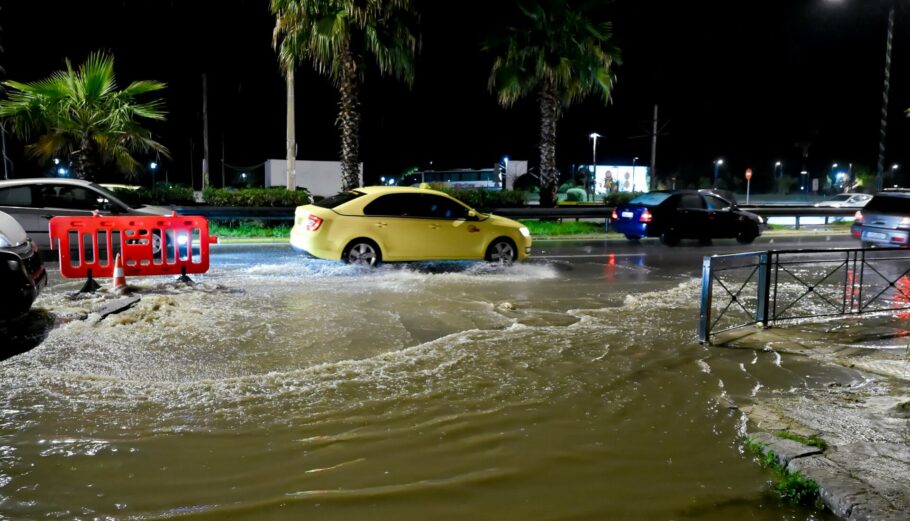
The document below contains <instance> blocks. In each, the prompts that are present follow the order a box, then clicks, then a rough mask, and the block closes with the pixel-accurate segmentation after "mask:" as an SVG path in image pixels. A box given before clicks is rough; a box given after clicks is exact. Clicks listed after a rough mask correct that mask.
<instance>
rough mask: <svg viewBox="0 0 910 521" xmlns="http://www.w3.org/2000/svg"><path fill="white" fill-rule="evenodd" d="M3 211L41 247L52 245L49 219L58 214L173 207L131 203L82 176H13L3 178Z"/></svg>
mask: <svg viewBox="0 0 910 521" xmlns="http://www.w3.org/2000/svg"><path fill="white" fill-rule="evenodd" d="M0 211H2V212H6V213H8V214H9V215H11V216H12V217H13V219H15V220H16V221H18V222H19V224H20V225H22V227H23V228H25V232H26V234H28V236H29V237H31V239H32V240H33V241H34V242H35V243H36V244H37V245H38V246H39V247H40V248H41V249H45V250H47V249H50V247H51V241H50V235H49V231H48V221H49V220H50V219H51V218H52V217H57V216H59V215H91V214H92V212H94V211H97V212H98V213H100V214H101V215H170V214H171V212H172V211H173V210H172V209H170V208H164V207H161V206H146V205H132V206H131V205H129V204H127V203H125V202H123V201H122V200H120V199H118V198H117V196H115V195H114V194H112V193H111V192H110V191H109V190H107V189H105V188H104V187H102V186H100V185H97V184H95V183H91V182H88V181H83V180H79V179H57V178H52V177H48V178H36V179H13V180H9V181H0Z"/></svg>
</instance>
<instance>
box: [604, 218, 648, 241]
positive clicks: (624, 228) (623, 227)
mask: <svg viewBox="0 0 910 521" xmlns="http://www.w3.org/2000/svg"><path fill="white" fill-rule="evenodd" d="M610 226H611V227H612V228H613V231H615V232H616V233H621V234H623V235H631V236H635V237H647V236H648V223H643V222H638V221H632V220H629V219H620V220H618V221H613V223H612V224H611V225H610Z"/></svg>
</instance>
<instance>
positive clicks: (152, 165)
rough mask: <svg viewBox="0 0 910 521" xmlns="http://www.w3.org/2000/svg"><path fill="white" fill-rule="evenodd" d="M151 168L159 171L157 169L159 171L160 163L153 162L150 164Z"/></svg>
mask: <svg viewBox="0 0 910 521" xmlns="http://www.w3.org/2000/svg"><path fill="white" fill-rule="evenodd" d="M149 168H151V169H152V170H157V169H158V163H156V162H154V161H152V162H151V163H150V164H149Z"/></svg>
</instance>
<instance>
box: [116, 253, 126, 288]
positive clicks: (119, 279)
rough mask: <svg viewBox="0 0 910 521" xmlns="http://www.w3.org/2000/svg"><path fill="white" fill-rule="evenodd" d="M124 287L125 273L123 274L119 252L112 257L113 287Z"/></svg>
mask: <svg viewBox="0 0 910 521" xmlns="http://www.w3.org/2000/svg"><path fill="white" fill-rule="evenodd" d="M120 288H126V275H124V274H123V260H122V259H121V258H120V254H119V253H118V254H117V257H116V258H115V259H114V289H120Z"/></svg>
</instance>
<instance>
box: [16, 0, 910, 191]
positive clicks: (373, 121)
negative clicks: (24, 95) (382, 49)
mask: <svg viewBox="0 0 910 521" xmlns="http://www.w3.org/2000/svg"><path fill="white" fill-rule="evenodd" d="M416 1H417V5H418V7H419V9H420V11H421V13H422V43H423V45H422V50H421V54H420V56H419V58H418V63H417V78H416V81H415V84H414V87H413V89H412V90H410V91H409V90H408V89H407V87H405V86H404V85H402V84H398V83H396V82H394V81H392V80H388V79H383V78H380V77H378V76H377V75H376V74H370V75H369V77H368V79H367V83H366V85H365V87H364V96H363V109H364V118H363V127H362V133H361V134H362V136H361V137H362V142H361V147H362V149H361V157H362V160H363V161H364V164H365V170H366V176H367V179H368V181H369V180H374V179H378V177H379V176H381V175H394V174H398V173H400V172H401V171H402V170H404V169H405V168H408V167H412V166H416V167H421V168H424V167H427V166H428V165H429V162H430V161H433V166H434V167H435V168H447V167H475V168H488V167H491V166H492V165H493V164H494V163H496V162H497V161H498V160H499V159H500V158H502V157H503V156H504V155H508V156H509V157H511V158H512V159H531V160H532V161H534V160H535V158H536V155H537V152H536V147H537V142H538V138H537V136H538V130H537V105H536V101H535V100H534V99H529V100H527V101H525V102H522V103H519V104H518V105H517V106H515V107H514V108H512V109H510V110H505V109H501V108H499V107H498V106H497V104H496V100H495V98H494V96H493V95H492V94H490V93H489V92H488V90H487V78H488V75H489V71H490V66H491V63H492V57H491V56H489V55H487V54H485V53H484V52H482V51H481V50H480V44H481V42H483V40H484V38H485V37H486V35H488V34H490V33H491V32H493V31H496V29H497V28H498V27H502V26H505V25H508V24H509V20H510V18H511V17H513V16H514V5H513V2H511V0H495V1H493V0H485V1H481V0H457V1H456V0H422V1H421V0H416ZM694 4H696V3H695V2H680V1H678V0H676V1H666V0H617V1H615V2H605V5H606V8H605V11H606V13H608V15H609V17H610V18H611V19H612V20H613V21H614V24H615V30H616V36H617V40H618V44H619V45H620V47H621V48H622V51H623V65H622V66H621V67H618V68H617V70H616V74H617V77H618V80H619V81H618V84H617V86H616V90H615V93H614V99H613V103H612V104H611V105H609V106H606V107H605V106H603V105H602V103H600V102H599V101H595V100H592V101H589V102H586V103H584V104H582V105H579V106H576V107H574V108H571V109H569V110H568V111H567V112H566V114H565V116H564V118H563V119H562V121H561V123H560V127H559V148H558V158H557V160H558V162H559V165H560V167H561V168H562V169H564V170H565V169H568V168H569V167H570V165H573V164H578V163H587V162H590V157H591V143H590V141H589V140H588V138H587V136H588V134H590V133H591V132H595V131H596V132H599V133H601V134H603V135H604V136H605V140H602V141H601V142H600V143H599V144H598V159H599V162H600V163H602V164H604V163H624V164H628V163H630V162H631V159H632V157H634V156H638V157H640V158H641V159H640V164H643V163H647V162H648V161H649V159H648V158H649V156H650V143H649V140H648V139H647V138H646V137H638V136H645V134H646V133H647V132H648V126H649V124H650V123H649V120H650V118H651V114H652V111H653V105H654V104H655V103H657V104H659V105H660V110H661V120H662V122H663V123H665V124H666V128H665V133H666V135H665V136H663V137H661V141H660V145H659V150H658V173H659V175H660V176H662V177H663V176H669V175H676V176H678V177H680V178H682V179H688V180H692V181H694V180H696V179H697V178H698V177H708V176H710V175H711V174H712V168H713V167H712V162H713V161H714V159H715V158H717V157H723V158H724V159H725V160H726V161H727V163H728V165H729V170H728V171H727V172H725V173H724V175H734V174H735V175H736V176H738V177H741V176H742V172H743V171H744V170H745V168H747V167H751V168H753V169H754V170H755V179H754V180H753V183H756V185H755V186H756V188H761V187H762V186H763V183H765V182H766V181H765V180H767V179H770V178H771V172H772V168H773V166H772V165H773V163H774V162H775V161H777V160H781V161H784V163H785V168H786V172H787V173H790V174H794V175H796V174H798V172H799V170H801V167H802V159H801V148H800V147H799V146H798V144H799V143H805V142H809V143H811V144H812V145H811V148H810V156H809V164H808V167H809V169H810V171H811V172H812V174H813V175H818V176H820V175H822V174H823V173H825V172H826V170H828V169H829V168H830V165H831V163H833V162H839V163H842V164H846V163H849V162H852V163H855V164H856V165H857V168H866V169H869V170H873V169H874V167H875V162H876V159H877V152H878V130H879V114H880V109H881V89H882V80H883V67H884V44H885V32H886V26H887V11H888V2H887V0H841V1H840V3H832V2H829V1H826V0H790V1H767V0H766V1H752V0H736V1H730V0H726V1H702V2H698V3H697V4H698V7H692V5H694ZM0 5H2V10H0V25H2V26H3V33H2V35H0V38H2V45H3V47H4V49H5V53H4V54H2V55H0V65H2V66H3V68H5V69H6V77H7V78H10V79H15V80H17V81H32V80H36V79H40V78H43V77H46V76H48V75H49V74H50V73H51V72H52V71H54V70H58V69H60V68H62V67H63V64H64V58H65V57H70V58H71V59H72V60H73V61H74V62H75V63H79V62H81V61H82V60H83V59H84V58H85V56H86V55H87V54H88V53H89V52H91V51H94V50H98V49H105V50H109V51H112V52H113V53H114V54H115V56H116V59H117V63H116V71H117V75H118V80H119V82H120V84H121V86H125V85H126V84H127V83H128V82H130V81H132V80H136V79H155V80H160V81H164V82H167V84H168V89H167V90H166V91H165V94H164V96H165V100H166V103H167V108H168V112H169V119H168V121H167V123H165V124H162V125H159V126H155V127H153V128H154V129H155V131H156V132H157V134H158V136H159V138H160V140H161V141H162V142H163V143H164V144H165V145H167V146H168V147H169V148H170V149H171V151H172V153H173V156H174V157H173V160H172V161H168V162H166V164H165V166H164V168H166V169H167V170H168V172H169V178H170V179H171V180H172V181H174V180H178V181H183V182H189V170H190V167H191V165H192V168H193V172H194V175H195V180H196V186H197V188H198V185H199V172H200V170H201V158H202V122H201V121H202V119H201V115H202V109H201V107H202V81H201V75H202V73H207V74H208V77H209V112H210V125H211V129H210V141H211V142H210V147H211V155H212V157H213V165H212V167H211V170H212V176H213V180H215V181H216V182H217V181H219V180H220V171H221V170H220V156H221V145H222V135H223V139H224V143H225V150H226V152H225V155H226V160H227V163H229V164H231V165H238V166H247V165H254V164H258V163H262V162H263V161H264V160H265V159H267V158H283V157H284V155H285V152H284V140H285V127H284V118H285V105H284V103H285V98H284V96H285V93H284V80H283V79H282V77H281V76H280V74H279V71H278V67H277V64H276V56H275V53H274V51H273V50H272V48H271V35H272V27H273V23H274V20H273V18H272V16H271V15H270V14H269V11H268V1H267V0H255V1H253V0H221V1H217V2H215V1H202V0H199V1H189V0H170V1H167V0H157V1H152V0H120V1H111V0H93V1H91V2H88V1H80V2H75V1H60V0H58V1H45V2H35V1H29V0H3V1H2V2H0ZM908 29H910V9H908V8H906V7H903V8H902V9H901V10H899V12H898V17H897V29H896V37H895V48H894V70H893V74H894V77H893V81H892V97H891V102H892V104H891V117H890V124H889V140H888V158H887V162H888V164H889V165H890V164H892V163H895V162H896V163H902V162H904V161H907V160H908V159H910V157H907V156H908V154H907V153H906V146H905V144H906V143H907V141H908V139H910V119H907V118H906V117H905V116H904V114H903V111H904V109H906V108H910V73H908V71H910V38H908V37H907V35H908V34H910V30H908ZM297 79H298V89H297V125H298V127H297V128H298V131H297V132H298V134H297V136H298V142H299V158H300V159H319V160H335V159H337V158H338V138H337V131H336V130H335V127H334V122H335V116H336V104H337V94H336V92H335V90H334V88H333V87H332V86H331V85H330V84H329V82H328V81H327V80H326V79H325V78H322V77H320V76H317V75H315V74H314V73H312V72H311V71H310V69H309V67H308V66H307V65H304V66H302V67H301V69H300V70H299V72H298V78H297ZM191 143H192V145H191ZM9 146H10V149H11V156H12V157H13V159H14V160H15V162H16V166H15V167H16V170H15V175H16V177H24V176H26V175H29V174H36V173H38V172H40V171H41V168H42V166H40V165H37V164H35V163H33V162H31V161H29V160H26V159H23V158H22V154H21V147H22V146H21V144H20V143H17V142H15V141H12V142H10V143H9ZM191 147H192V148H191ZM191 153H192V163H191ZM907 167H908V168H910V163H908V165H907Z"/></svg>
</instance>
